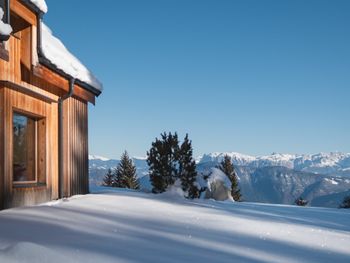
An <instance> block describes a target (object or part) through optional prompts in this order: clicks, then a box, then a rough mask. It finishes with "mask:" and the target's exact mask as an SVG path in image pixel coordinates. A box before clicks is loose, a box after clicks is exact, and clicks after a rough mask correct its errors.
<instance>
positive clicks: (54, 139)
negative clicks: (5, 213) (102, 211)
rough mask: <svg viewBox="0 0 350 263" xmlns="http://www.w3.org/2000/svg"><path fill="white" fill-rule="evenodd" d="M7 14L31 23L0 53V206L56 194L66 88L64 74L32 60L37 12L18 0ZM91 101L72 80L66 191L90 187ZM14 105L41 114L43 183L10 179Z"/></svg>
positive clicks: (72, 192) (79, 191)
mask: <svg viewBox="0 0 350 263" xmlns="http://www.w3.org/2000/svg"><path fill="white" fill-rule="evenodd" d="M11 13H15V14H17V16H20V17H22V18H24V19H25V20H26V21H27V22H28V23H30V25H31V27H29V28H28V29H26V31H23V34H22V38H21V37H15V36H11V37H10V39H9V40H8V41H7V43H6V50H7V51H8V61H7V60H4V59H1V58H0V209H3V208H8V207H14V206H22V205H32V204H36V203H40V202H45V201H49V200H53V199H57V198H58V196H59V195H58V190H59V180H58V171H59V167H58V166H59V164H58V156H59V153H58V142H59V141H58V140H59V134H58V130H59V129H58V104H57V103H56V101H57V99H58V96H62V95H63V94H65V93H67V91H68V80H67V79H65V78H63V77H62V76H60V75H58V74H57V73H55V72H53V71H51V70H50V69H48V68H45V67H44V66H42V65H40V64H37V54H36V48H37V47H36V26H37V25H36V23H37V21H36V15H35V14H34V13H33V12H32V11H31V10H29V9H28V8H27V7H26V6H24V5H23V4H22V3H21V1H19V0H11ZM30 29H31V30H30ZM28 48H29V49H30V48H31V49H32V50H31V52H30V50H28ZM21 62H22V63H21ZM35 94H36V95H35ZM45 98H49V99H45ZM94 101H95V96H94V95H93V94H92V93H90V92H89V91H86V90H85V89H83V88H82V87H80V86H78V85H75V92H74V97H73V98H69V99H67V100H66V101H65V102H64V105H63V115H64V116H63V117H64V122H63V128H64V134H63V138H64V149H63V151H64V160H63V161H64V169H63V174H64V178H63V184H64V188H63V190H64V195H65V196H71V195H75V194H86V193H88V192H89V181H88V179H89V177H88V173H89V171H88V105H87V103H88V102H92V103H94ZM15 109H17V110H20V111H23V112H24V113H28V114H35V116H41V117H43V118H44V119H45V121H44V122H45V126H46V127H45V132H42V133H41V134H44V135H43V137H45V138H42V137H41V138H40V141H41V142H42V143H43V144H44V145H45V149H42V151H41V156H43V157H42V158H43V159H45V165H44V166H42V169H41V170H40V171H41V174H42V176H41V177H42V178H43V179H40V180H42V181H43V182H44V183H42V184H37V185H24V186H20V185H16V184H14V183H13V160H12V158H13V156H12V151H13V144H12V136H13V128H12V115H13V111H14V110H15ZM43 129H44V128H43Z"/></svg>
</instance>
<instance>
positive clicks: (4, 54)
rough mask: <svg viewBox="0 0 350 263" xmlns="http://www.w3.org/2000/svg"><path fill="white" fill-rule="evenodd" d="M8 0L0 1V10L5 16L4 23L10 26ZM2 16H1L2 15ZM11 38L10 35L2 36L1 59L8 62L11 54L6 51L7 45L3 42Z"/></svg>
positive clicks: (0, 41) (0, 43) (3, 17)
mask: <svg viewBox="0 0 350 263" xmlns="http://www.w3.org/2000/svg"><path fill="white" fill-rule="evenodd" d="M7 5H8V0H0V8H1V9H2V12H1V11H0V12H1V13H3V16H2V19H1V20H2V22H4V23H5V24H10V21H9V19H10V17H9V13H8V11H9V8H8V6H7ZM0 15H1V14H0ZM9 37H10V36H9V35H3V34H0V58H1V59H3V60H6V61H9V54H8V51H7V49H6V45H5V43H4V42H2V41H7V40H8V38H9Z"/></svg>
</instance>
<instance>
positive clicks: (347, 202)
mask: <svg viewBox="0 0 350 263" xmlns="http://www.w3.org/2000/svg"><path fill="white" fill-rule="evenodd" d="M339 207H340V208H350V195H349V196H346V197H344V200H343V202H342V203H341V205H340V206H339Z"/></svg>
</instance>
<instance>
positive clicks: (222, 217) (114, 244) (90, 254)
mask: <svg viewBox="0 0 350 263" xmlns="http://www.w3.org/2000/svg"><path fill="white" fill-rule="evenodd" d="M106 190H107V189H106ZM349 221H350V213H349V211H346V210H339V209H322V208H304V207H295V206H293V207H291V206H278V205H262V204H254V203H232V202H215V201H209V200H207V201H194V202H192V201H188V200H183V199H173V198H170V197H167V196H160V195H153V194H145V193H137V192H130V191H121V190H117V191H115V192H112V191H110V192H103V193H100V194H90V195H86V196H77V197H73V198H70V199H68V200H65V201H60V202H53V203H49V204H46V205H42V206H35V207H26V208H19V209H11V210H6V211H1V212H0V233H1V235H0V261H1V262H26V263H27V262H28V263H31V262H43V263H45V262H50V263H55V262H59V263H61V262H67V263H70V262H86V263H89V262H94V263H95V262H130V263H131V262H133V263H136V262H143V263H148V262H149V263H154V262H169V263H178V262H201V263H206V262H210V263H212V262H216V263H224V262H230V263H231V262H340V263H341V262H349V261H350V250H349V247H350V226H349Z"/></svg>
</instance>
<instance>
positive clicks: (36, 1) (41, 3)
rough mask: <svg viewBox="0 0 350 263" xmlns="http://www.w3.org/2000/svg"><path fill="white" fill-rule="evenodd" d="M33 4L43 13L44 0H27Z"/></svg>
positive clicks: (44, 7)
mask: <svg viewBox="0 0 350 263" xmlns="http://www.w3.org/2000/svg"><path fill="white" fill-rule="evenodd" d="M29 1H30V2H32V3H33V4H34V5H36V7H37V8H39V9H40V10H41V11H42V12H43V13H46V12H47V5H46V2H45V0H29Z"/></svg>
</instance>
